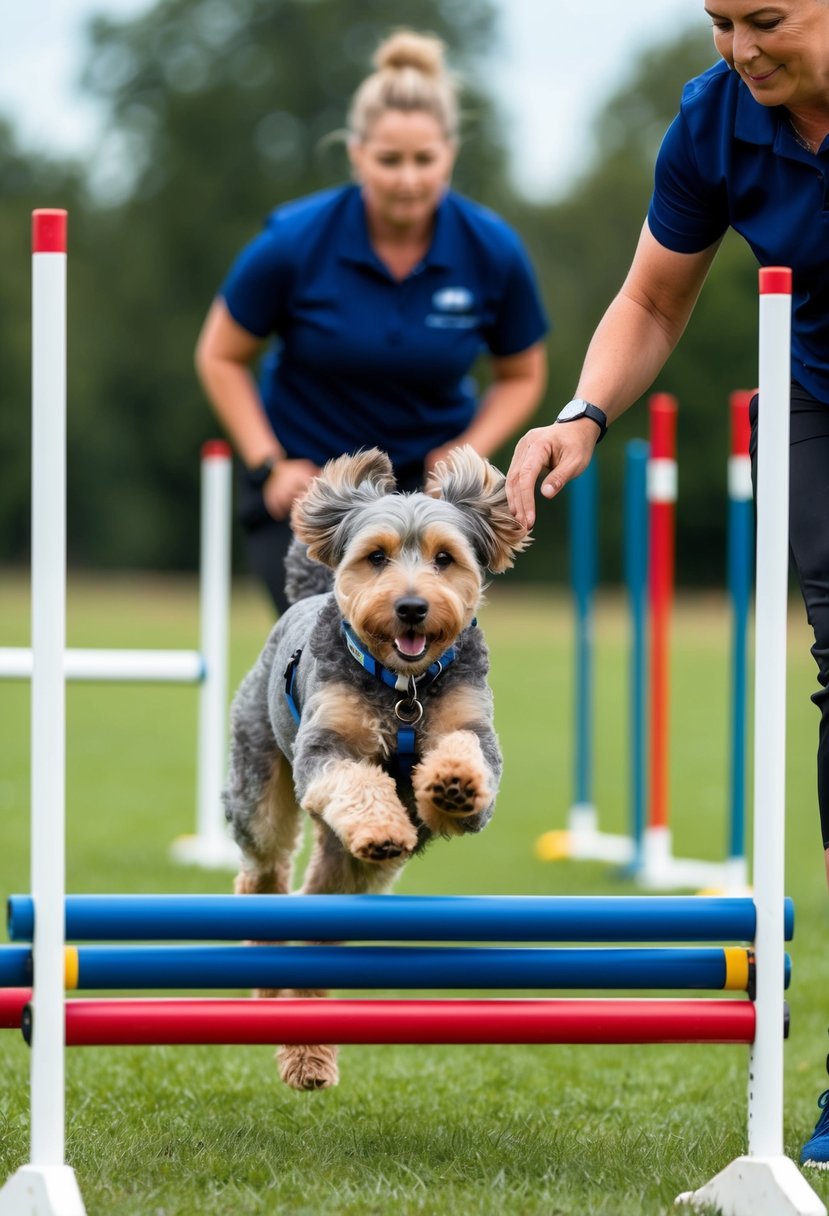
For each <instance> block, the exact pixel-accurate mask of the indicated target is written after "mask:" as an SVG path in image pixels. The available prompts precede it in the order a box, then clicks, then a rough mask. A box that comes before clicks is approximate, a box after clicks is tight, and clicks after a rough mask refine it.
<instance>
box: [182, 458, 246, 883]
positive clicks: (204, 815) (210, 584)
mask: <svg viewBox="0 0 829 1216" xmlns="http://www.w3.org/2000/svg"><path fill="white" fill-rule="evenodd" d="M230 498H231V453H230V448H229V446H228V445H227V444H226V443H225V442H224V441H223V440H218V439H214V440H211V441H210V442H208V443H205V444H204V446H203V448H202V483H201V567H200V600H201V606H200V613H201V643H200V644H201V653H202V659H203V662H204V678H203V680H202V685H201V689H200V692H199V727H198V746H197V774H196V834H195V836H183V837H180V838H179V839H178V840H176V841H174V842H173V846H172V850H171V851H172V856H173V858H174V859H175V860H176V861H180V862H185V863H189V864H192V865H200V866H204V867H206V868H217V869H219V868H225V867H228V866H236V865H238V863H239V850H238V849H237V848H236V846H235V844H234V843H233V841H232V840H231V839H230V836H229V835H228V830H227V825H226V823H225V818H224V812H223V810H222V802H221V790H222V785H223V784H224V779H225V762H226V757H227V734H228V722H227V683H228V677H227V669H228V633H229V629H228V618H229V615H230Z"/></svg>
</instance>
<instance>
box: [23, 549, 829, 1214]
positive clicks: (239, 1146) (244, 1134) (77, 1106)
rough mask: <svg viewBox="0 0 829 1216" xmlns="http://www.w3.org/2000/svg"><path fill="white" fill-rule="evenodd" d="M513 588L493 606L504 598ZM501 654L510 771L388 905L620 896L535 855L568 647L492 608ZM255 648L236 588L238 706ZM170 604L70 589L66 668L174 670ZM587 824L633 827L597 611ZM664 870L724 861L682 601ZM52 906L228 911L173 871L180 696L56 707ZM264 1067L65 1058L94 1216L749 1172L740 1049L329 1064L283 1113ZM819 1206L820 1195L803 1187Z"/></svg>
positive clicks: (482, 1195) (493, 1050)
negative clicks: (135, 902)
mask: <svg viewBox="0 0 829 1216" xmlns="http://www.w3.org/2000/svg"><path fill="white" fill-rule="evenodd" d="M504 581H505V582H506V580H504ZM481 623H482V625H483V627H484V628H485V630H486V632H487V637H488V641H489V644H490V649H491V652H492V664H493V667H492V682H493V685H494V688H495V696H496V712H497V720H498V726H499V731H500V734H501V738H502V743H503V748H504V752H505V757H506V770H505V776H504V782H503V786H502V792H501V797H500V799H499V805H498V810H497V813H496V816H495V818H494V820H493V822H492V824H491V825H490V826H489V828H488V829H487V831H486V832H484V833H482V835H481V836H479V837H475V838H469V839H462V840H456V841H452V842H447V843H443V842H441V843H439V844H437V845H435V846H434V847H433V848H432V849H431V850H430V851H428V852H427V853H426V855H425V856H424V857H422V858H419V859H417V860H416V861H415V862H413V863H412V864H411V865H410V866H409V868H408V869H407V871H406V872H405V875H404V877H403V879H402V881H401V883H400V884H399V887H398V890H400V891H404V892H416V893H426V894H428V893H441V892H447V893H460V894H464V893H478V892H491V893H505V894H506V893H528V894H536V893H537V894H545V893H562V894H567V893H571V894H590V893H596V894H612V893H633V892H634V890H635V888H633V887H632V885H631V884H630V883H629V882H628V881H626V880H623V879H621V878H620V877H619V876H618V875H617V874H616V873H615V872H614V871H613V870H612V869H611V868H609V867H606V866H600V865H598V864H574V863H563V864H558V865H549V864H544V863H541V862H539V861H538V860H536V858H535V856H534V853H533V843H534V841H535V839H536V837H537V836H538V835H539V834H540V833H541V832H543V831H545V830H547V829H548V828H551V827H559V826H562V825H563V824H564V821H565V818H566V813H567V807H568V805H569V802H570V800H571V784H572V783H571V767H572V766H571V748H572V737H571V724H572V671H571V662H572V650H571V642H572V633H571V620H570V612H569V604H568V601H567V598H566V597H563V596H561V595H558V594H556V593H553V592H550V593H542V592H534V593H532V594H530V593H525V592H522V591H520V590H514V589H513V588H511V587H509V585H507V586H501V587H497V588H495V589H493V591H492V593H491V599H490V603H489V604H488V606H487V607H486V608H485V609H484V611H483V612H482V613H481ZM268 625H269V619H268V614H267V611H266V608H265V605H264V602H263V600H262V599H261V598H260V596H259V594H258V592H257V591H255V590H254V589H252V588H250V587H249V586H247V585H242V584H240V585H239V586H238V587H237V588H236V589H235V592H234V602H233V612H232V626H233V628H232V633H233V637H232V656H231V672H232V674H231V682H232V683H233V684H235V682H236V681H237V680H238V679H239V678H240V677H241V675H242V674H243V673H244V671H245V670H246V668H247V666H248V665H249V664H250V662H251V661H252V660H253V659H254V658H255V656H256V654H257V652H258V649H259V647H260V645H261V643H262V641H263V640H264V637H265V635H266V632H267V629H268ZM197 636H198V630H197V602H196V592H195V587H194V586H193V584H192V583H191V582H190V581H189V580H173V579H157V578H151V579H138V578H122V579H106V580H91V579H83V578H79V577H76V578H74V579H73V580H72V581H71V584H70V593H69V612H68V641H69V643H70V644H71V645H91V646H106V645H114V646H127V645H129V646H152V647H158V646H188V647H189V646H193V645H195V644H196V641H197ZM596 638H597V656H596V716H597V740H598V742H597V758H596V770H597V771H596V801H597V803H598V805H599V807H600V812H601V817H602V825H603V826H605V827H607V829H608V830H622V828H623V827H624V824H625V819H626V814H627V810H626V801H627V781H628V771H627V761H626V747H627V691H626V670H627V633H626V623H625V617H624V612H623V609H622V606H621V604H620V603H619V602H617V601H615V600H613V599H607V600H604V601H602V602H601V603H600V606H599V610H598V614H597V622H596ZM28 639H29V624H28V589H27V583H26V581H25V580H24V579H23V578H21V577H18V576H15V575H12V574H8V573H7V574H5V575H4V577H3V578H2V593H0V644H2V645H25V644H27V643H28ZM808 646H809V638H808V632H807V628H806V626H805V623H804V622H803V621H802V610H801V608H800V605H799V604H798V603H793V605H792V613H791V637H790V645H789V656H790V658H789V672H790V676H789V686H790V695H789V704H788V722H789V727H788V731H789V748H788V755H789V765H788V801H789V823H788V829H787V889H788V891H789V893H790V894H791V895H793V896H794V898H795V900H796V903H797V935H796V938H795V941H794V943H793V944H792V947H791V953H792V956H793V966H794V973H793V983H792V988H791V990H790V993H789V998H788V999H789V1003H790V1006H791V1010H792V1031H791V1038H790V1040H789V1043H788V1045H787V1048H786V1073H787V1076H786V1082H787V1084H786V1106H785V1126H786V1148H787V1151H788V1152H790V1153H791V1154H792V1155H794V1156H796V1155H797V1153H798V1151H799V1146H800V1142H801V1140H802V1138H803V1137H804V1135H805V1134H806V1133H807V1132H808V1131H810V1130H811V1126H812V1124H813V1122H814V1117H815V1115H816V1108H815V1099H816V1097H817V1095H818V1093H819V1092H820V1090H821V1088H823V1085H824V1082H825V1073H824V1066H823V1059H824V1051H825V1048H826V1045H827V1041H826V1028H827V1025H828V1024H829V999H827V995H826V994H827V991H829V959H827V951H826V950H825V947H824V937H825V926H826V910H827V899H826V893H825V891H824V882H823V875H822V869H823V867H822V860H821V851H820V840H819V834H818V825H817V811H816V808H815V792H814V784H815V782H814V765H815V762H814V750H815V739H816V728H817V713H816V711H815V709H814V708H813V707H812V706H811V705H810V704H809V700H808V697H809V694H810V692H811V691H812V687H813V683H814V672H813V664H812V660H811V658H810V656H809V653H808ZM672 664H673V695H672V704H671V738H672V774H671V802H672V809H673V826H674V836H675V852H676V853H677V855H680V856H707V857H712V858H716V857H720V856H722V854H723V850H724V842H725V839H726V827H725V813H724V808H725V804H726V787H727V720H728V708H727V707H728V680H729V668H728V613H727V609H726V606H725V604H724V602H723V600H722V599H721V598H720V597H717V596H710V597H696V598H693V599H683V600H681V601H680V602H679V604H678V606H677V613H676V618H675V623H674V628H673V639H672ZM67 702H68V712H67V722H68V726H67V731H68V761H67V788H68V793H67V851H68V862H67V887H68V889H69V890H73V891H228V890H230V878H231V876H230V875H229V874H228V873H222V872H219V873H210V872H204V871H200V870H197V869H192V868H180V867H178V866H176V865H174V864H173V863H172V862H171V861H170V859H169V854H168V849H169V845H170V842H171V841H172V840H173V838H174V837H175V836H176V835H179V834H181V833H186V832H189V831H191V830H192V829H193V824H194V815H195V811H194V801H195V795H194V788H195V738H196V695H195V693H194V691H193V690H192V689H186V688H171V687H163V688H162V687H146V688H142V687H132V688H118V687H115V686H91V685H90V686H83V685H74V686H71V687H70V689H69V691H68V696H67ZM28 714H29V690H28V686H27V685H25V684H18V683H10V682H0V721H1V722H2V750H1V751H0V756H1V757H2V759H1V760H0V892H2V893H10V892H13V891H24V890H27V889H28V885H29V879H28V854H29V836H28V834H29V821H28V793H29V772H28V764H29V720H28ZM27 1051H28V1049H27V1048H26V1047H25V1046H24V1044H23V1043H22V1041H21V1039H20V1037H19V1036H18V1035H17V1034H16V1033H14V1032H6V1033H5V1034H4V1035H2V1037H0V1127H1V1128H2V1136H0V1178H2V1177H5V1176H6V1175H7V1174H8V1173H10V1172H11V1171H12V1170H13V1169H15V1168H16V1167H17V1166H18V1165H19V1164H20V1163H21V1162H23V1161H25V1160H26V1159H27V1157H28V1089H27V1085H28V1056H27ZM271 1054H272V1053H271V1050H270V1049H269V1048H260V1047H254V1048H199V1047H185V1048H179V1049H172V1048H162V1047H158V1048H121V1049H104V1048H95V1049H87V1050H86V1051H77V1052H69V1053H68V1058H67V1059H68V1063H67V1156H68V1159H69V1161H70V1163H71V1164H72V1165H73V1167H74V1168H75V1170H76V1173H77V1176H78V1180H79V1184H80V1187H81V1190H82V1193H83V1196H84V1200H85V1203H86V1207H87V1211H88V1212H89V1213H90V1216H98V1214H105V1213H119V1214H123V1216H131V1214H133V1213H134V1214H136V1216H138V1214H139V1213H140V1214H142V1216H146V1214H149V1216H195V1214H196V1213H199V1214H202V1213H205V1214H211V1216H212V1214H213V1213H216V1214H218V1213H222V1214H224V1213H240V1214H246V1213H277V1212H278V1213H291V1214H292V1216H293V1214H296V1216H305V1214H308V1216H311V1214H316V1213H332V1214H333V1213H337V1214H338V1216H358V1214H359V1216H373V1214H374V1213H377V1214H385V1213H390V1212H395V1213H400V1214H401V1216H405V1214H408V1213H430V1214H431V1213H434V1214H435V1216H437V1214H438V1213H440V1214H441V1216H444V1214H446V1216H469V1214H470V1213H475V1214H477V1213H480V1214H481V1216H489V1214H493V1216H495V1214H496V1213H497V1214H499V1216H500V1214H502V1213H522V1214H523V1213H526V1214H527V1216H531V1214H534V1213H541V1212H544V1213H545V1214H546V1216H565V1214H566V1216H569V1214H571V1213H572V1214H575V1213H579V1214H580V1216H581V1214H583V1213H591V1214H593V1213H595V1214H596V1216H604V1214H608V1216H611V1214H612V1216H616V1214H620V1213H624V1214H625V1216H640V1214H642V1216H644V1214H647V1216H651V1214H653V1213H659V1212H665V1211H667V1210H668V1209H669V1208H670V1207H671V1204H672V1203H673V1200H674V1198H675V1196H676V1195H677V1193H678V1192H680V1191H681V1190H685V1189H688V1188H689V1187H691V1186H696V1185H699V1184H701V1183H702V1182H704V1181H705V1180H706V1179H707V1178H709V1177H711V1176H712V1175H713V1174H714V1173H715V1172H716V1171H717V1170H718V1169H719V1168H721V1167H722V1166H723V1165H724V1164H725V1163H726V1162H727V1161H729V1160H730V1159H732V1158H733V1157H734V1156H736V1155H737V1154H738V1153H739V1152H741V1151H743V1150H744V1148H745V1101H744V1098H745V1088H746V1065H747V1053H746V1052H745V1050H743V1049H742V1048H732V1047H711V1048H707V1049H701V1048H699V1047H695V1046H676V1047H644V1048H639V1049H636V1050H632V1049H630V1048H625V1047H619V1048H613V1047H581V1048H577V1047H566V1046H559V1047H454V1048H449V1047H435V1048H427V1047H347V1048H345V1049H344V1050H343V1053H342V1081H341V1084H340V1086H339V1088H338V1089H336V1090H332V1091H328V1092H324V1093H319V1094H310V1095H298V1094H295V1093H292V1092H289V1091H287V1090H286V1089H284V1088H283V1087H282V1086H280V1084H279V1083H278V1081H277V1080H276V1078H275V1074H274V1070H273V1065H272V1062H271ZM810 1180H811V1181H812V1183H813V1185H814V1186H815V1187H816V1189H817V1190H818V1191H820V1192H821V1193H822V1195H823V1197H824V1199H829V1180H824V1179H822V1178H820V1177H818V1178H817V1179H814V1178H813V1179H810Z"/></svg>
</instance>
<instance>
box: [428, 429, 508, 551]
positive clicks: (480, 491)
mask: <svg viewBox="0 0 829 1216" xmlns="http://www.w3.org/2000/svg"><path fill="white" fill-rule="evenodd" d="M505 483H506V478H505V477H504V474H503V473H502V472H500V470H498V469H496V468H495V465H493V464H490V463H489V461H488V460H485V459H484V457H483V456H479V455H478V453H477V452H476V451H475V449H474V448H472V447H470V446H469V445H468V444H467V445H466V446H464V447H460V448H453V449H452V451H451V452H450V453H449V455H448V456H447V458H446V460H440V461H438V463H437V465H436V466H435V469H434V471H433V472H432V473H430V475H429V479H428V481H427V483H426V493H427V494H430V495H431V496H432V497H433V498H442V499H443V500H444V501H445V502H450V503H452V504H453V506H456V507H457V508H458V509H459V510H461V511H463V512H464V514H465V516H466V517H467V520H468V522H469V523H470V525H471V527H472V531H473V540H474V544H475V549H476V551H477V553H478V557H479V560H480V562H481V565H482V566H484V567H485V568H486V569H487V570H491V571H492V573H493V574H500V573H501V572H502V571H504V570H507V569H509V567H510V566H511V565H512V564H513V561H514V558H515V554H516V553H520V552H521V550H522V549H526V547H527V545H529V543H530V541H531V539H532V538H531V537H529V536H528V535H527V534H526V532H525V531H524V529H523V528H522V527H521V525H520V524H519V522H518V520H517V519H516V518H515V517H514V516H513V514H512V512H511V511H510V509H509V505H508V503H507V494H506V489H505Z"/></svg>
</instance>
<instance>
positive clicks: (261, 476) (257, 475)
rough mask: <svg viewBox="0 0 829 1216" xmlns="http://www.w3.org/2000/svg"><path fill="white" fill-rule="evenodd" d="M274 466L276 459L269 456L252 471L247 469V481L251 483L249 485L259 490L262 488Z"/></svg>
mask: <svg viewBox="0 0 829 1216" xmlns="http://www.w3.org/2000/svg"><path fill="white" fill-rule="evenodd" d="M275 464H276V458H275V457H274V456H269V457H268V459H267V460H263V461H262V463H261V464H257V465H255V466H254V468H252V469H251V468H248V470H247V474H248V481H249V482H250V483H251V485H253V486H256V487H257V489H259V490H261V489H262V486H263V485H264V484H265V482H266V481H267V480H268V478H269V477H270V475H271V473H272V472H273V467H274V465H275Z"/></svg>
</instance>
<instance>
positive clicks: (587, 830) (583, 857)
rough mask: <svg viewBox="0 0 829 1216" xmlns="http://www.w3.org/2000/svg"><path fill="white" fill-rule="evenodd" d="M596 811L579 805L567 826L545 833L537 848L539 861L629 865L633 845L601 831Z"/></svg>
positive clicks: (537, 842) (626, 840)
mask: <svg viewBox="0 0 829 1216" xmlns="http://www.w3.org/2000/svg"><path fill="white" fill-rule="evenodd" d="M597 825H598V816H597V814H596V808H595V807H594V806H592V805H591V804H590V803H587V802H578V803H576V804H575V805H574V806H572V807H571V808H570V814H569V816H568V826H567V827H566V828H563V829H561V830H560V831H551V832H544V833H543V834H542V835H541V836H539V838H538V840H537V841H536V844H535V852H536V856H537V857H538V859H539V860H540V861H608V862H617V863H618V864H619V865H627V864H628V863H629V862H630V861H631V859H632V857H633V841H632V840H631V839H630V837H628V836H614V835H612V834H611V833H610V832H600V831H599V829H598V826H597Z"/></svg>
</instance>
